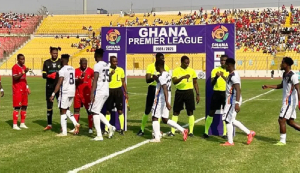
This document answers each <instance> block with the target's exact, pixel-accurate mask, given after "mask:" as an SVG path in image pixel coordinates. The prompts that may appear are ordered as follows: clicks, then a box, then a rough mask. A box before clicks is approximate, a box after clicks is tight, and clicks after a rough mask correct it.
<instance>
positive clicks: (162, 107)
mask: <svg viewBox="0 0 300 173" xmlns="http://www.w3.org/2000/svg"><path fill="white" fill-rule="evenodd" d="M169 112H170V111H169V110H168V108H167V106H166V102H165V101H162V102H157V103H154V104H153V108H152V116H153V117H155V118H169Z"/></svg>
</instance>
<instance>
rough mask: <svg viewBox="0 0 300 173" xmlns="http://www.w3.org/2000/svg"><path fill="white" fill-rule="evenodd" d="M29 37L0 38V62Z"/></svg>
mask: <svg viewBox="0 0 300 173" xmlns="http://www.w3.org/2000/svg"><path fill="white" fill-rule="evenodd" d="M28 39H29V37H0V60H2V59H3V58H4V57H6V56H8V55H9V54H10V53H12V52H13V51H14V50H15V49H17V48H19V47H20V46H21V45H22V44H23V43H24V42H25V41H27V40H28Z"/></svg>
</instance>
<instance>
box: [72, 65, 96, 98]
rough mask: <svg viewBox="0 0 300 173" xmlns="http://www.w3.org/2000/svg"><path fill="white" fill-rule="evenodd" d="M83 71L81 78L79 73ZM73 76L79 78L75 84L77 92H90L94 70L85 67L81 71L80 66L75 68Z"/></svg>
mask: <svg viewBox="0 0 300 173" xmlns="http://www.w3.org/2000/svg"><path fill="white" fill-rule="evenodd" d="M84 72H85V76H84V77H83V78H82V79H81V75H82V73H84ZM75 78H76V79H79V82H78V83H77V85H76V92H79V94H83V93H88V94H90V92H91V89H92V80H93V79H94V70H93V69H91V68H89V67H87V68H86V69H85V71H82V70H81V69H80V68H77V69H75Z"/></svg>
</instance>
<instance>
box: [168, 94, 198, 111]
mask: <svg viewBox="0 0 300 173" xmlns="http://www.w3.org/2000/svg"><path fill="white" fill-rule="evenodd" d="M183 105H185V109H186V110H187V111H194V110H195V98H194V91H193V89H190V90H176V92H175V100H174V105H173V111H174V112H180V111H181V110H183Z"/></svg>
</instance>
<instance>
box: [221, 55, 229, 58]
mask: <svg viewBox="0 0 300 173" xmlns="http://www.w3.org/2000/svg"><path fill="white" fill-rule="evenodd" d="M221 58H229V57H228V55H221Z"/></svg>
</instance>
